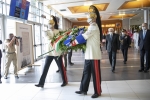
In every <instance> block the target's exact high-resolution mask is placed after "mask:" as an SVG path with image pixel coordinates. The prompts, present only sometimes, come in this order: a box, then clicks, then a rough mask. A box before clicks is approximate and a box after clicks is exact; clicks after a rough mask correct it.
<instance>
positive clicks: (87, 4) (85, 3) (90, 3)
mask: <svg viewBox="0 0 150 100" xmlns="http://www.w3.org/2000/svg"><path fill="white" fill-rule="evenodd" d="M92 4H93V3H92V2H91V1H89V2H84V6H90V5H92Z"/></svg>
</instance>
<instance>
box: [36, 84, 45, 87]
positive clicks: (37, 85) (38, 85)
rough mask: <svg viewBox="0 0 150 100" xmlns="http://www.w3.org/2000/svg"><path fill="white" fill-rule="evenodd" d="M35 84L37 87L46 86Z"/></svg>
mask: <svg viewBox="0 0 150 100" xmlns="http://www.w3.org/2000/svg"><path fill="white" fill-rule="evenodd" d="M35 86H36V87H41V88H43V87H44V85H40V84H36V85H35Z"/></svg>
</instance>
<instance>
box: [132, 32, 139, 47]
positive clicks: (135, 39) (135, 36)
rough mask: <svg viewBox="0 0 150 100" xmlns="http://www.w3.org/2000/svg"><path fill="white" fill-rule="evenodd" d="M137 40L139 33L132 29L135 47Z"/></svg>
mask: <svg viewBox="0 0 150 100" xmlns="http://www.w3.org/2000/svg"><path fill="white" fill-rule="evenodd" d="M138 41H139V33H138V32H137V30H134V34H133V42H134V47H135V49H138Z"/></svg>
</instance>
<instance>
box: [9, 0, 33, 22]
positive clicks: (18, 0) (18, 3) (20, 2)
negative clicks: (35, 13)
mask: <svg viewBox="0 0 150 100" xmlns="http://www.w3.org/2000/svg"><path fill="white" fill-rule="evenodd" d="M29 6H30V2H28V1H26V0H11V3H10V10H9V16H13V17H18V18H22V19H26V20H27V19H28V13H29Z"/></svg>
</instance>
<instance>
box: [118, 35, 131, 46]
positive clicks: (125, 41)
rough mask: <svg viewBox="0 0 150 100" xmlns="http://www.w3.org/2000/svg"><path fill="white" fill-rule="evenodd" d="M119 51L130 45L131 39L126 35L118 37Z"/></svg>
mask: <svg viewBox="0 0 150 100" xmlns="http://www.w3.org/2000/svg"><path fill="white" fill-rule="evenodd" d="M119 39H120V49H127V48H128V47H129V46H130V44H131V38H130V36H128V35H125V36H122V35H121V36H120V37H119Z"/></svg>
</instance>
